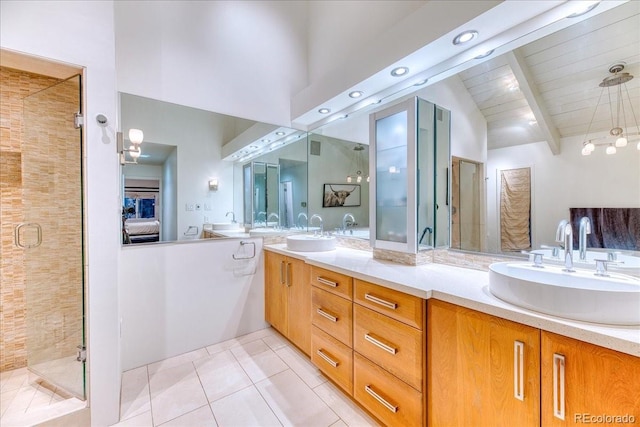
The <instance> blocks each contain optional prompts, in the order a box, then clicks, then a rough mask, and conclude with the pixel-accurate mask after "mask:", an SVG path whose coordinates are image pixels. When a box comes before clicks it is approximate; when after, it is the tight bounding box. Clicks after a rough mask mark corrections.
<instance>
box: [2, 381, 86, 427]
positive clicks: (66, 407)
mask: <svg viewBox="0 0 640 427" xmlns="http://www.w3.org/2000/svg"><path fill="white" fill-rule="evenodd" d="M29 376H30V374H29V372H28V371H27V368H21V369H16V370H13V371H7V372H2V373H1V374H0V425H1V426H2V427H22V426H30V425H34V424H37V423H38V422H41V421H44V420H48V419H52V418H56V417H59V416H61V415H64V414H67V413H69V412H73V411H75V410H78V409H81V408H84V407H85V406H86V402H84V401H81V400H79V399H76V398H73V397H71V398H69V396H68V395H67V394H66V393H64V395H61V394H59V393H56V392H54V390H50V389H48V388H45V387H43V386H41V385H39V384H37V383H33V382H31V381H30V380H33V379H34V377H33V375H32V376H31V378H30V377H29Z"/></svg>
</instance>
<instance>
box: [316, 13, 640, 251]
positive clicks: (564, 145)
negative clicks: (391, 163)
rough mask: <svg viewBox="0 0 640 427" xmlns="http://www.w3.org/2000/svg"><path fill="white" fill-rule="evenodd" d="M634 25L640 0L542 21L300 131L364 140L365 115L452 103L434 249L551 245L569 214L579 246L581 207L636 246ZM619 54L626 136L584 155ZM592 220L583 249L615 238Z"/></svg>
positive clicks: (604, 122) (638, 108) (638, 73)
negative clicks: (431, 76)
mask: <svg viewBox="0 0 640 427" xmlns="http://www.w3.org/2000/svg"><path fill="white" fill-rule="evenodd" d="M596 11H597V9H596ZM639 27H640V3H638V2H633V1H632V2H626V3H623V4H620V5H618V6H616V7H613V8H611V9H609V10H605V11H603V12H601V13H599V14H596V15H595V16H592V17H590V18H587V19H584V20H579V19H578V20H576V25H572V26H569V27H567V28H566V29H563V30H560V31H556V32H552V31H550V30H549V29H544V28H543V29H541V31H542V32H544V33H545V35H544V37H541V36H536V34H535V33H531V34H529V35H527V36H526V37H525V38H526V40H527V41H528V42H523V43H519V44H520V45H521V46H520V47H518V48H517V49H515V50H512V51H509V52H506V53H502V54H501V55H498V56H495V57H488V58H484V59H480V58H478V59H473V60H471V61H470V62H469V63H467V64H466V66H467V68H466V69H465V71H461V72H459V73H458V74H455V75H451V76H450V77H448V78H446V79H443V80H440V81H437V82H435V83H432V84H430V85H428V86H426V87H424V88H420V87H416V89H415V90H414V91H406V92H402V93H401V94H395V95H393V96H391V98H394V100H393V101H386V100H385V102H383V103H382V104H381V106H380V107H378V106H371V107H367V108H364V109H363V110H364V111H357V112H355V113H350V114H349V117H348V118H346V119H343V120H336V121H334V122H331V123H329V124H327V125H325V126H323V127H321V128H319V129H317V130H314V131H313V132H312V134H311V136H310V139H313V138H314V134H321V135H324V136H327V137H331V138H335V139H341V140H346V141H353V142H362V143H366V142H365V141H367V139H368V129H367V124H366V120H367V117H368V115H369V114H371V113H373V112H375V111H377V110H379V109H380V108H384V105H391V104H392V103H396V102H400V101H402V100H403V99H407V98H408V97H411V96H419V97H421V98H423V99H426V100H429V101H432V102H434V103H436V104H438V105H441V106H443V107H444V108H446V109H448V110H449V111H451V157H450V159H449V161H448V165H447V166H448V168H449V169H450V195H449V201H450V203H451V206H450V212H451V218H450V221H451V242H450V243H449V242H448V241H447V242H446V244H445V245H441V244H438V245H436V246H438V247H443V246H447V245H448V246H450V248H451V249H457V250H464V251H477V252H487V253H500V254H509V255H521V252H522V251H528V250H532V249H539V248H540V247H542V246H545V245H548V246H558V245H559V244H558V243H557V242H555V235H556V229H557V226H558V223H559V221H560V220H562V219H566V220H571V221H573V223H574V230H575V231H574V240H575V242H576V243H575V246H576V247H577V241H578V234H579V233H578V230H579V225H578V221H579V218H580V217H581V216H582V215H585V212H587V211H589V212H590V214H593V215H596V216H597V215H599V217H598V218H602V217H603V216H607V215H609V218H610V219H609V220H606V221H608V223H607V224H605V225H606V226H607V227H609V228H610V231H609V232H610V233H617V234H618V235H623V236H625V239H623V240H625V242H622V243H620V242H616V243H615V244H612V245H611V246H610V247H611V248H615V249H621V250H624V249H631V250H636V251H637V250H639V249H640V248H639V247H638V245H640V236H638V233H639V232H640V231H639V230H640V225H639V224H640V217H639V216H638V215H639V214H638V212H639V211H640V209H639V208H640V151H639V150H640V148H638V147H637V144H638V132H639V131H640V129H638V128H637V127H636V126H637V125H636V120H635V119H636V118H640V56H639V55H638V52H640V33H639V32H638V31H637V28H639ZM531 40H533V41H531ZM516 44H518V43H516ZM585 46H588V47H589V48H588V49H585ZM496 50H497V51H499V50H500V49H496ZM502 51H503V52H505V50H504V49H503V50H502ZM474 62H477V63H478V64H477V65H475V66H474V65H473V63H474ZM620 62H624V63H625V69H624V72H629V73H630V74H631V75H634V76H635V78H633V79H632V80H630V81H628V82H627V84H626V85H627V88H628V91H629V94H630V104H629V103H627V104H626V120H627V122H626V123H627V125H628V128H625V133H628V134H629V138H628V144H627V146H626V147H617V153H616V154H609V155H608V154H606V151H605V148H607V144H608V143H607V142H606V141H607V140H604V139H602V140H597V144H598V145H597V146H596V149H595V151H593V152H592V153H591V154H590V155H588V156H584V155H583V154H582V150H583V142H584V141H585V135H586V134H587V129H590V132H589V135H590V136H589V137H588V138H592V137H603V136H607V135H608V134H609V132H610V129H611V127H612V124H611V114H612V111H611V108H612V107H613V109H614V111H613V114H614V116H615V114H616V112H615V110H616V108H617V106H616V103H615V99H616V97H615V94H614V96H613V98H612V99H613V100H612V101H611V102H612V105H610V104H609V100H608V96H607V93H606V92H605V94H604V96H603V97H602V100H601V101H600V103H598V99H599V97H600V94H601V90H602V88H601V87H599V84H600V83H601V82H602V80H603V79H604V78H605V77H608V76H610V75H611V74H610V72H609V68H610V67H611V65H612V64H615V63H620ZM596 106H598V107H597V108H596ZM631 109H633V111H635V118H634V117H633V115H632V114H631ZM534 112H535V113H534ZM592 117H593V121H592V122H591V119H592ZM590 122H591V123H590ZM609 142H611V143H614V140H609ZM310 162H312V157H310ZM605 209H606V210H607V211H606V212H605V211H604V210H605ZM581 212H582V213H581ZM510 217H512V218H516V219H517V220H516V221H511V220H510V219H509V218H510ZM595 221H605V220H598V219H595ZM600 224H602V223H600ZM616 224H617V225H616ZM598 228H599V231H598V232H593V233H591V234H590V235H588V237H587V238H588V246H589V247H598V245H601V246H604V247H605V248H606V247H608V246H607V243H605V242H606V241H611V240H614V239H607V238H606V237H603V236H599V235H598V233H601V232H602V230H601V229H600V225H598ZM611 228H617V230H613V229H611ZM634 233H635V234H634ZM615 240H620V239H617V238H616V239H615ZM522 256H523V255H522Z"/></svg>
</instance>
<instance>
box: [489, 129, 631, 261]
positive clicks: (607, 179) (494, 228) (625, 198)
mask: <svg viewBox="0 0 640 427" xmlns="http://www.w3.org/2000/svg"><path fill="white" fill-rule="evenodd" d="M581 149H582V136H579V137H574V138H566V139H563V140H562V151H561V153H560V154H559V155H557V156H554V155H552V154H551V151H550V149H549V146H548V144H547V143H546V142H545V141H543V142H537V143H534V144H526V145H521V146H515V147H507V148H500V149H495V150H489V152H488V159H487V169H486V173H487V178H488V180H487V244H488V245H489V247H488V248H487V249H488V250H489V251H490V252H496V251H499V249H500V243H499V234H498V232H499V229H498V212H499V207H498V203H499V196H498V191H499V188H498V185H499V181H498V180H497V173H496V171H497V170H501V169H513V168H519V167H528V166H530V167H531V168H532V172H533V174H532V240H533V246H534V247H539V246H540V245H541V244H548V245H554V246H555V245H556V244H555V242H554V240H555V232H556V228H557V226H558V222H559V221H560V220H561V219H567V220H568V219H569V208H572V207H573V208H578V207H613V208H617V207H640V153H639V152H638V151H637V150H636V147H635V146H633V145H631V144H629V146H627V147H625V148H620V149H618V153H617V154H615V155H606V154H605V153H604V150H603V149H599V150H596V151H595V152H594V153H592V154H591V155H590V156H582V154H581V153H580V150H581Z"/></svg>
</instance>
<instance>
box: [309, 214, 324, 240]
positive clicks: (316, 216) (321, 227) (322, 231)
mask: <svg viewBox="0 0 640 427" xmlns="http://www.w3.org/2000/svg"><path fill="white" fill-rule="evenodd" d="M316 218H317V219H318V221H320V235H321V236H322V234H323V233H324V226H323V225H322V217H321V216H320V215H318V214H313V215H311V218H310V219H309V226H311V225H313V220H314V219H316ZM313 234H314V235H315V234H316V233H313Z"/></svg>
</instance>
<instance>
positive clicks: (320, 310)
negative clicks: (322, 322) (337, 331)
mask: <svg viewBox="0 0 640 427" xmlns="http://www.w3.org/2000/svg"><path fill="white" fill-rule="evenodd" d="M316 312H317V313H318V314H319V315H320V316H322V317H324V318H326V319H329V320H331V321H332V322H337V321H338V318H337V317H336V316H332V315H330V314H329V313H327V312H326V311H324V310H323V309H321V308H319V309H317V310H316Z"/></svg>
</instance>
